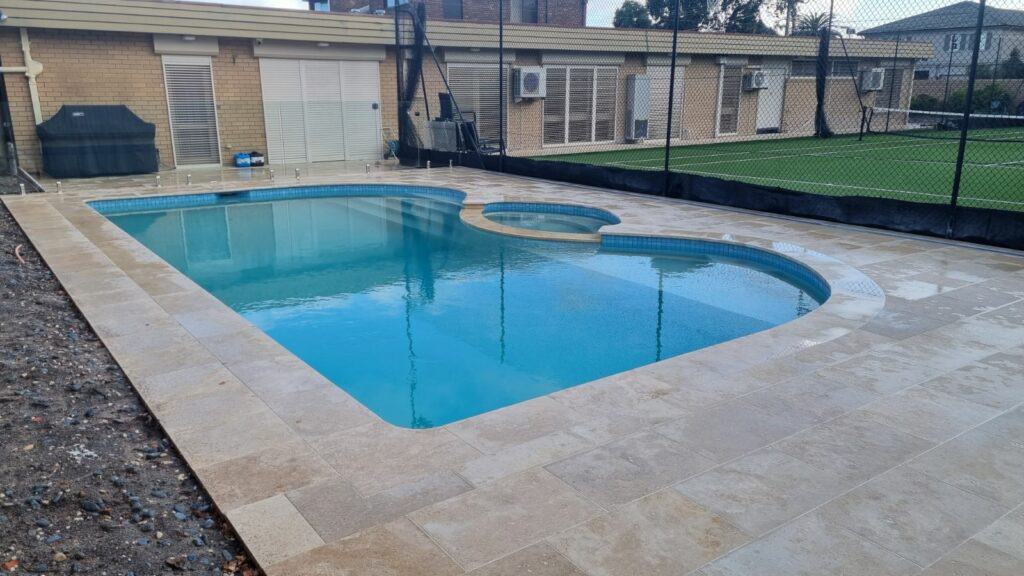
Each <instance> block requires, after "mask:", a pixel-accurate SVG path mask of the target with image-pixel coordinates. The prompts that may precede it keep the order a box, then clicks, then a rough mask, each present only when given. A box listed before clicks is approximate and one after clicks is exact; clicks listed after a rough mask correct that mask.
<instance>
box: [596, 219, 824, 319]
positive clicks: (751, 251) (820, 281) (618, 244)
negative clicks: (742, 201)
mask: <svg viewBox="0 0 1024 576" xmlns="http://www.w3.org/2000/svg"><path fill="white" fill-rule="evenodd" d="M601 248H602V249H605V250H614V251H618V252H642V253H651V252H656V253H662V254H679V255H687V254H690V255H692V254H697V255H701V256H709V257H713V258H722V259H727V260H736V261H739V262H742V263H744V264H747V265H753V266H757V267H759V268H761V269H764V270H766V271H768V272H772V273H775V274H777V275H778V276H779V277H781V278H785V279H786V280H787V281H789V282H793V283H795V284H797V285H798V286H800V288H802V289H804V290H805V291H806V292H808V293H809V294H810V295H811V296H812V297H814V299H816V300H818V301H819V302H824V301H826V300H828V299H829V297H830V296H831V294H832V289H831V288H830V287H829V284H828V282H826V281H825V279H824V278H822V277H821V275H820V274H818V273H817V272H815V271H814V270H811V269H810V268H808V267H807V266H805V265H803V264H801V263H799V262H797V261H796V260H792V259H790V258H787V257H785V256H782V255H779V254H775V253H773V252H768V251H767V250H761V249H760V248H754V247H751V246H742V245H739V244H730V243H728V242H713V241H709V240H696V239H690V238H657V237H652V236H619V235H605V236H602V237H601Z"/></svg>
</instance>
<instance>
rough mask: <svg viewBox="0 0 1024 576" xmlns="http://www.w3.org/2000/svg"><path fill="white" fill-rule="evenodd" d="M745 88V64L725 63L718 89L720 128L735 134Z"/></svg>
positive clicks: (725, 132) (721, 130)
mask: <svg viewBox="0 0 1024 576" xmlns="http://www.w3.org/2000/svg"><path fill="white" fill-rule="evenodd" d="M742 89H743V66H730V65H723V66H722V72H721V82H720V83H719V90H718V130H717V133H718V134H719V135H721V134H735V133H736V130H737V128H738V126H739V119H740V91H741V90H742Z"/></svg>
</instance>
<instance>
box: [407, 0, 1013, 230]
mask: <svg viewBox="0 0 1024 576" xmlns="http://www.w3.org/2000/svg"><path fill="white" fill-rule="evenodd" d="M467 1H470V2H471V0H467ZM988 2H989V5H986V2H985V1H984V0H982V1H981V2H970V1H966V2H952V1H949V0H915V1H914V2H897V1H895V0H863V1H861V2H848V1H844V0H838V1H836V0H831V1H829V0H696V1H695V0H625V1H623V0H589V1H587V2H582V1H581V0H504V1H503V2H494V3H493V5H494V6H493V10H491V12H493V13H491V12H489V13H488V14H486V15H485V16H483V15H481V16H478V17H475V18H476V19H477V21H467V20H472V19H473V18H467V17H466V14H465V12H464V10H465V5H464V2H457V1H435V0H427V1H425V2H421V1H410V2H406V3H401V2H399V3H398V5H397V6H396V7H393V8H392V13H393V15H394V20H395V38H396V45H397V49H398V50H397V53H398V54H400V57H399V58H398V59H397V63H396V64H397V66H396V68H397V69H396V81H397V93H398V101H399V105H398V130H399V134H398V140H397V141H398V144H399V146H398V148H399V156H400V157H401V158H402V160H403V161H404V162H406V163H412V164H419V165H426V163H427V162H432V163H433V165H435V166H437V165H440V164H448V163H453V164H457V165H464V166H473V167H481V168H485V169H488V170H498V171H504V172H509V173H513V174H520V175H526V176H536V177H541V178H548V179H554V180H562V181H568V182H575V183H581V184H587V185H596V186H603V187H608V188H616V189H622V190H628V191H634V192H643V193H648V194H656V195H662V196H668V197H674V198H684V199H690V200H697V201H704V202H711V203H716V204H721V205H728V206H736V207H743V208H750V209H756V210H763V211H769V212H775V213H783V214H790V215H796V216H804V217H813V218H821V219H827V220H833V221H840V222H846V223H852V224H859V225H868V226H875V227H881V228H887V229H892V230H898V231H906V232H915V233H923V234H929V235H935V236H944V237H949V238H956V239H964V240H971V241H980V242H986V243H990V244H996V245H1003V246H1011V247H1017V248H1022V247H1024V56H1022V54H1024V0H1006V1H1001V2H997V3H995V4H992V2H993V0H988ZM392 4H394V2H392ZM489 4H491V3H489ZM456 8H458V9H459V10H458V12H459V14H458V16H459V17H458V18H456V17H455V16H456V14H455V12H456Z"/></svg>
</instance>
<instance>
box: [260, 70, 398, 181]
mask: <svg viewBox="0 0 1024 576" xmlns="http://www.w3.org/2000/svg"><path fill="white" fill-rule="evenodd" d="M260 74H261V76H262V83H263V109H264V116H265V121H266V129H267V151H268V154H269V156H270V161H271V162H274V163H305V162H324V161H332V160H375V159H378V158H380V154H381V149H382V141H381V137H380V72H379V64H378V63H377V62H376V61H347V60H287V59H277V58H261V59H260Z"/></svg>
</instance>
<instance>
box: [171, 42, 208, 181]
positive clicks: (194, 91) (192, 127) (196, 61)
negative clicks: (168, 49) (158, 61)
mask: <svg viewBox="0 0 1024 576" xmlns="http://www.w3.org/2000/svg"><path fill="white" fill-rule="evenodd" d="M163 65H164V85H165V87H166V89H167V110H168V113H169V115H170V123H171V140H172V142H173V145H174V163H175V165H178V166H185V165H197V164H220V141H219V139H218V130H217V103H216V98H215V96H214V91H213V69H212V63H211V60H210V57H209V56H170V55H168V56H164V57H163Z"/></svg>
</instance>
